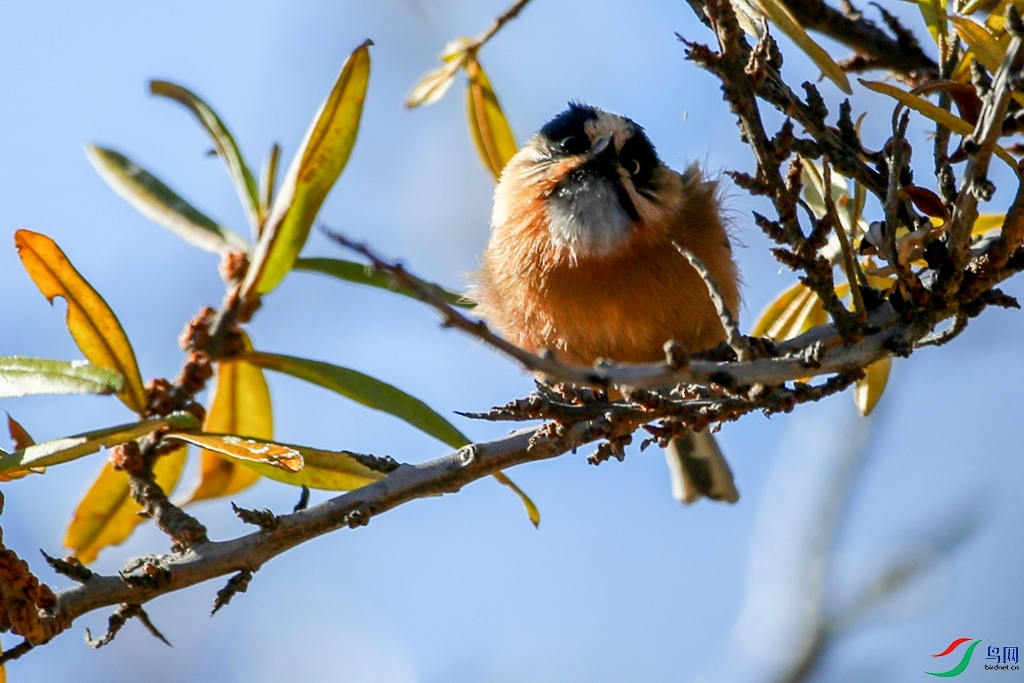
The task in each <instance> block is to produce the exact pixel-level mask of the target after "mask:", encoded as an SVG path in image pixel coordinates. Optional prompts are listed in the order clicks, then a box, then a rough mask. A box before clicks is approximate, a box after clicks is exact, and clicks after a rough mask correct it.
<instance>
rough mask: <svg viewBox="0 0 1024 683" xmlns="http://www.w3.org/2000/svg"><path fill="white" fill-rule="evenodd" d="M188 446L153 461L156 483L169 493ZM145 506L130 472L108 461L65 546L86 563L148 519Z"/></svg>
mask: <svg viewBox="0 0 1024 683" xmlns="http://www.w3.org/2000/svg"><path fill="white" fill-rule="evenodd" d="M186 453H187V450H186V449H185V448H184V447H182V448H177V449H175V450H173V451H171V452H170V453H168V454H166V455H164V456H163V457H161V458H159V459H158V460H157V461H156V464H155V465H153V474H154V476H155V479H156V483H157V484H158V485H159V486H160V488H161V489H163V490H164V492H166V493H167V494H170V493H171V492H172V491H173V490H174V487H175V486H176V485H177V483H178V480H179V479H180V478H181V471H182V469H184V467H185V457H186ZM141 510H142V507H141V506H140V505H139V504H138V503H136V502H135V500H134V499H133V498H132V496H131V490H130V485H129V482H128V475H127V474H125V473H124V472H121V471H119V470H115V469H114V467H113V466H112V465H111V464H110V463H109V462H106V463H104V465H103V469H102V470H100V474H99V476H98V477H97V478H96V480H95V481H94V482H93V483H92V486H90V487H89V490H88V491H87V492H86V494H85V496H83V498H82V500H81V502H80V503H79V504H78V507H77V508H76V509H75V515H74V517H73V518H72V520H71V523H70V524H69V525H68V528H67V531H66V532H65V534H64V547H65V548H69V549H70V550H71V551H72V552H74V554H75V556H76V557H77V558H78V559H79V560H81V561H82V562H83V563H85V564H88V563H90V562H92V561H93V560H95V559H96V557H97V556H98V555H99V552H100V550H102V549H103V548H106V547H108V546H112V545H120V544H121V543H124V542H125V541H126V540H128V537H129V536H131V535H132V531H133V530H134V529H135V527H136V526H138V525H139V524H141V523H142V522H144V521H145V518H144V517H141V516H139V512H140V511H141Z"/></svg>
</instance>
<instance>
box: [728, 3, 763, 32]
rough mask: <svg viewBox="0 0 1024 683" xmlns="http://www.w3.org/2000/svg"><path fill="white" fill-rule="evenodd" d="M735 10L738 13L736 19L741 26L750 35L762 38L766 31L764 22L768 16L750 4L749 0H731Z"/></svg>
mask: <svg viewBox="0 0 1024 683" xmlns="http://www.w3.org/2000/svg"><path fill="white" fill-rule="evenodd" d="M729 4H730V5H732V9H733V12H734V13H735V14H736V21H737V23H739V25H740V28H741V29H743V32H744V33H746V34H747V35H748V36H752V37H754V38H757V39H758V40H760V39H761V36H762V34H763V33H764V22H765V19H766V17H765V16H764V14H762V13H761V11H760V10H759V9H757V8H755V7H754V6H753V5H751V4H750V2H749V0H729Z"/></svg>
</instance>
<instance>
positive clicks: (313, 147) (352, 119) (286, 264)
mask: <svg viewBox="0 0 1024 683" xmlns="http://www.w3.org/2000/svg"><path fill="white" fill-rule="evenodd" d="M371 44H372V43H371V42H370V41H369V40H368V41H366V42H365V43H363V44H362V45H360V46H359V47H358V48H357V49H356V51H355V52H353V53H352V55H351V56H350V57H349V58H348V60H346V62H345V65H344V66H343V67H342V69H341V73H340V74H339V75H338V80H337V81H336V82H335V84H334V88H333V89H332V90H331V94H330V95H329V96H328V97H327V101H325V102H324V104H323V105H322V106H321V107H320V111H319V112H317V115H316V116H315V117H314V119H313V125H312V126H311V127H310V129H309V131H308V132H307V133H306V138H305V139H304V140H303V141H302V144H301V145H299V150H298V152H296V153H295V157H294V158H293V159H292V163H291V166H290V167H289V168H288V173H287V175H285V178H284V181H283V182H282V184H281V189H280V190H278V192H277V196H276V197H275V198H274V203H273V205H272V206H271V209H270V215H269V216H268V217H267V221H266V224H265V226H264V228H263V233H262V234H261V235H260V241H259V243H258V244H257V245H256V251H255V254H254V256H253V258H252V265H251V266H250V267H249V272H248V274H247V275H246V279H245V283H244V285H243V287H242V292H243V295H244V296H246V297H250V296H252V295H253V294H266V293H267V292H269V291H271V290H272V289H274V287H276V286H277V285H278V284H279V283H280V282H281V280H282V279H283V278H284V276H285V275H286V274H287V273H288V271H289V270H290V269H291V267H292V264H293V263H295V259H296V258H297V257H298V255H299V251H301V250H302V246H303V245H304V244H305V243H306V238H307V237H308V236H309V230H310V228H311V227H312V225H313V221H314V219H315V218H316V215H317V212H318V211H320V206H321V205H322V204H323V202H324V199H325V198H326V197H327V193H328V192H330V190H331V188H332V187H334V183H335V182H336V181H337V180H338V176H339V175H341V171H342V170H343V169H344V168H345V164H346V163H347V162H348V158H349V155H350V154H351V153H352V147H353V146H354V145H355V142H356V133H357V132H358V131H359V120H360V117H361V116H362V113H363V100H364V99H365V97H366V87H367V85H368V84H369V79H370V51H369V47H370V45H371Z"/></svg>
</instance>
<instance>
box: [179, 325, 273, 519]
mask: <svg viewBox="0 0 1024 683" xmlns="http://www.w3.org/2000/svg"><path fill="white" fill-rule="evenodd" d="M244 343H245V348H246V349H247V350H252V344H251V343H250V342H249V339H248V337H246V338H245V340H244ZM203 431H204V432H216V433H221V434H237V435H239V436H248V437H255V438H257V439H273V438H274V416H273V408H272V407H271V403H270V390H269V389H268V388H267V380H266V379H264V377H263V370H261V369H260V368H258V367H256V366H254V365H250V364H249V363H246V362H245V361H240V360H232V361H225V362H221V363H218V364H217V388H216V389H215V390H214V393H213V401H212V403H211V404H210V409H209V410H208V411H207V412H206V420H205V422H204V423H203ZM258 479H259V475H258V474H257V473H256V472H254V471H253V470H251V469H249V468H246V467H240V466H239V465H238V464H237V463H236V462H235V461H233V460H229V459H226V458H223V457H221V456H220V455H218V454H217V453H216V452H214V451H210V450H203V451H202V462H201V464H200V471H199V482H198V483H197V484H196V487H195V489H194V490H193V491H192V493H190V494H189V495H188V498H187V501H188V502H194V501H197V500H204V499H206V498H217V497H220V496H230V495H231V494H233V493H238V492H239V491H242V490H244V489H247V488H249V487H250V486H252V485H253V484H255V483H256V481H257V480H258Z"/></svg>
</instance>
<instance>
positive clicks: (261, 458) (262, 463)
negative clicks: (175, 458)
mask: <svg viewBox="0 0 1024 683" xmlns="http://www.w3.org/2000/svg"><path fill="white" fill-rule="evenodd" d="M167 438H169V439H177V440H179V441H186V442H188V443H191V444H194V445H196V446H199V447H200V448H205V449H207V450H211V451H216V452H217V453H220V454H221V455H223V456H226V457H228V458H231V459H232V461H234V462H237V463H239V464H241V465H244V466H245V467H247V468H251V469H252V470H254V471H255V472H257V473H259V474H261V475H263V476H264V477H267V478H268V479H274V480H277V481H280V482H284V483H285V484H291V485H292V486H308V487H309V488H313V489H327V490H331V491H351V490H352V489H357V488H359V487H360V486H366V485H367V484H369V483H371V482H374V481H377V480H378V479H380V478H381V477H383V476H384V474H385V473H384V472H381V471H378V470H376V469H373V468H371V467H368V466H367V465H366V464H365V463H366V462H370V461H372V459H368V458H367V457H366V456H359V455H358V454H355V453H352V452H350V451H324V450H320V449H316V448H307V447H305V446H293V445H290V444H280V443H274V442H272V441H264V440H263V439H247V438H244V437H240V436H234V435H231V434H205V433H203V434H171V435H168V437H167Z"/></svg>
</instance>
